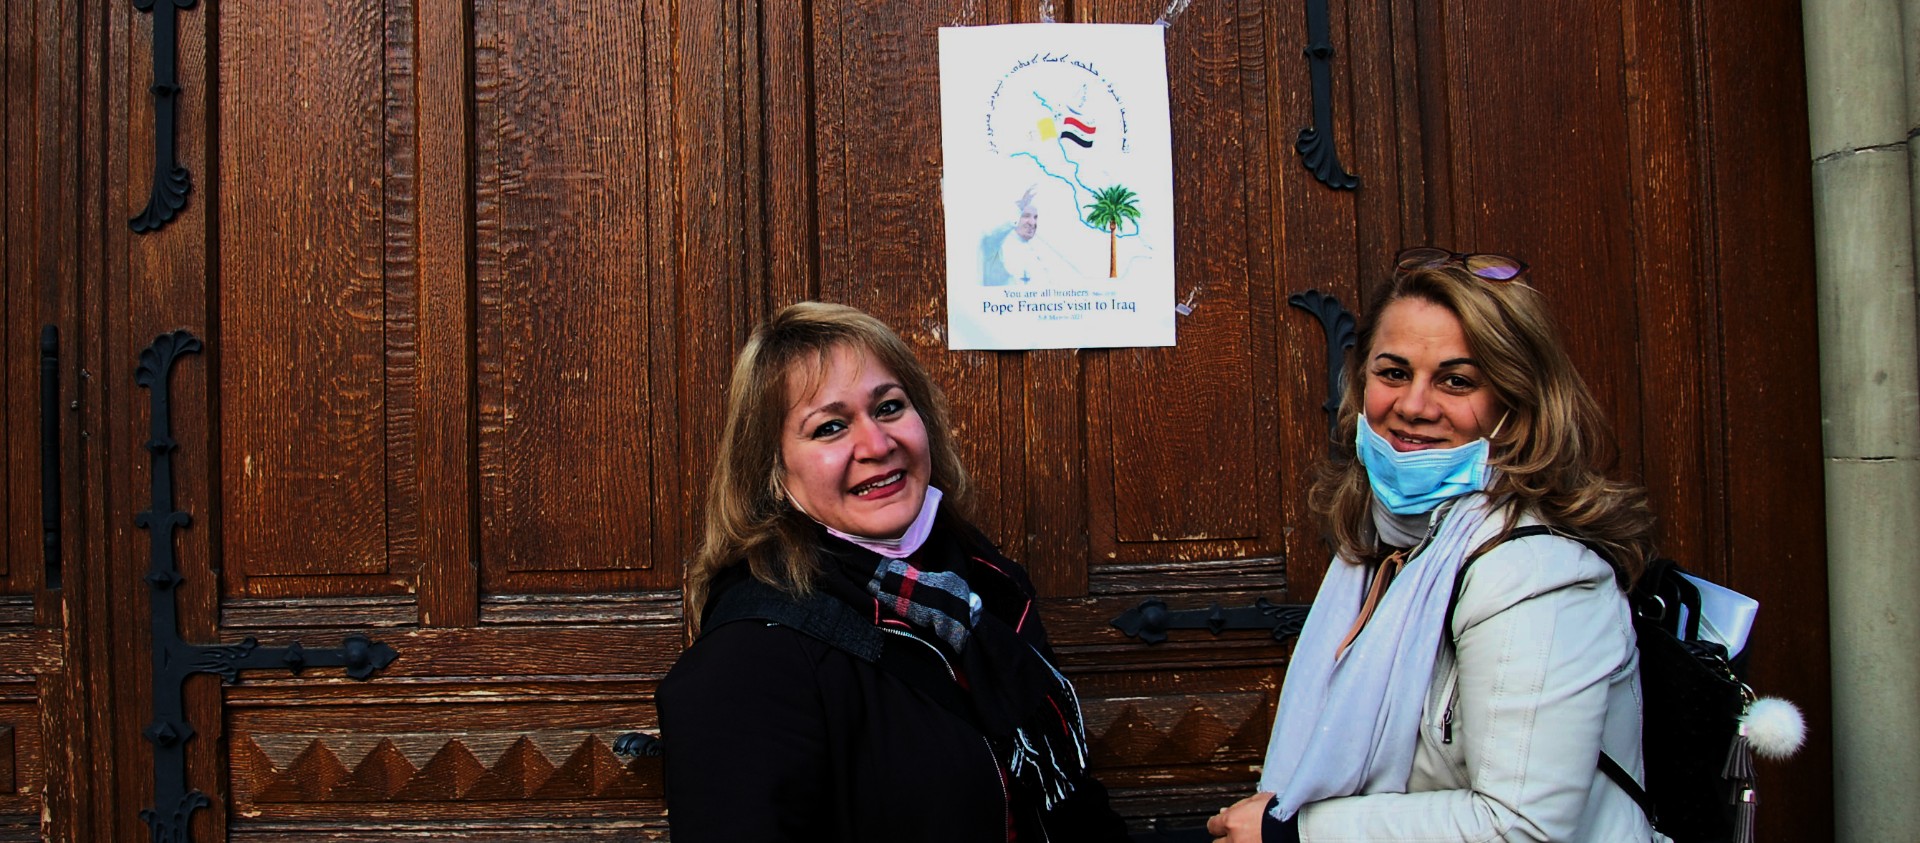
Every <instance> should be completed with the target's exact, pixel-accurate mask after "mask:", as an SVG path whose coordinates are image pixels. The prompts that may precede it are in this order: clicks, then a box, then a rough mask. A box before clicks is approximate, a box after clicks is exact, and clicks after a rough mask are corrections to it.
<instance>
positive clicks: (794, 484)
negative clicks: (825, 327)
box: [780, 344, 933, 539]
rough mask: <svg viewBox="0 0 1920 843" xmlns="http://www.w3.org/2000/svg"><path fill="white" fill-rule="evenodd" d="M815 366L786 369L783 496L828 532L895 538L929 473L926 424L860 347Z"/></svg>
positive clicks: (836, 350)
mask: <svg viewBox="0 0 1920 843" xmlns="http://www.w3.org/2000/svg"><path fill="white" fill-rule="evenodd" d="M824 364H825V365H824V366H821V367H818V368H816V367H813V366H809V365H804V364H796V365H794V366H793V367H792V368H790V369H788V370H787V398H788V402H789V405H788V409H787V415H786V419H785V420H784V421H783V422H782V424H781V429H780V463H781V466H782V467H783V469H784V478H783V481H782V482H783V484H784V485H785V487H786V491H787V495H788V496H789V497H790V498H791V499H792V501H793V504H794V506H796V507H798V508H799V509H800V511H802V512H805V513H806V514H807V515H809V516H811V517H812V518H813V519H814V520H815V521H818V522H820V523H821V524H824V525H826V526H828V527H831V528H833V529H835V530H839V531H841V532H843V533H849V534H852V535H856V536H863V537H866V538H874V539H892V538H898V537H899V536H900V535H901V534H902V533H905V532H906V530H907V527H908V526H909V525H911V524H912V523H913V519H914V518H915V517H916V516H918V515H919V514H920V505H921V502H922V501H924V500H925V499H926V496H927V482H928V479H929V478H930V477H931V476H932V474H933V460H932V456H931V451H930V450H929V448H928V446H927V427H926V424H925V423H923V422H922V421H921V419H920V412H919V410H917V409H915V407H914V406H913V402H912V400H911V399H909V398H908V396H907V392H906V389H905V388H903V387H902V386H901V385H900V382H899V379H898V378H897V377H895V376H894V374H893V373H892V372H890V371H888V370H887V368H886V367H885V366H882V365H881V364H880V363H878V362H876V361H875V360H874V359H873V356H872V355H871V354H868V353H867V351H866V350H865V349H862V348H859V347H856V346H852V345H846V344H841V345H836V346H834V347H833V348H832V349H831V351H829V352H828V354H827V355H826V359H825V360H824Z"/></svg>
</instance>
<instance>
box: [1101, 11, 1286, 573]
mask: <svg viewBox="0 0 1920 843" xmlns="http://www.w3.org/2000/svg"><path fill="white" fill-rule="evenodd" d="M1242 14H1244V13H1243V12H1242V11H1241V10H1240V9H1239V8H1238V7H1237V6H1236V5H1230V4H1207V5H1202V6H1198V7H1189V8H1188V9H1187V11H1186V12H1184V13H1183V14H1182V15H1181V18H1180V26H1179V27H1178V28H1169V29H1167V30H1166V38H1167V44H1166V46H1167V77H1168V88H1169V99H1170V100H1171V102H1170V104H1169V106H1170V108H1171V112H1170V119H1171V121H1172V125H1173V127H1174V130H1173V136H1174V143H1173V169H1174V174H1175V199H1176V201H1178V202H1179V206H1178V211H1177V213H1176V214H1175V217H1174V220H1173V222H1174V241H1175V244H1174V248H1175V259H1176V279H1177V280H1176V281H1175V283H1174V287H1175V290H1174V295H1175V298H1176V300H1178V301H1181V302H1185V301H1186V300H1187V299H1188V297H1189V296H1191V298H1192V302H1193V305H1195V309H1194V312H1193V314H1192V315H1189V316H1186V317H1182V318H1180V319H1179V322H1178V326H1177V330H1178V332H1179V335H1180V345H1178V346H1175V347H1173V348H1161V349H1116V350H1114V351H1111V352H1108V353H1107V355H1106V356H1107V363H1108V366H1109V368H1108V370H1107V373H1106V374H1107V378H1108V384H1107V386H1108V392H1107V395H1108V398H1107V401H1106V402H1105V403H1101V404H1095V405H1093V406H1092V409H1093V410H1094V411H1095V412H1097V413H1099V414H1100V415H1102V416H1104V417H1106V418H1107V419H1109V420H1110V421H1109V424H1110V427H1109V428H1108V435H1109V436H1111V437H1112V438H1111V441H1108V442H1096V443H1093V444H1092V455H1091V458H1092V459H1094V460H1097V461H1109V462H1111V463H1112V469H1111V478H1112V483H1113V485H1112V491H1111V493H1109V492H1107V491H1106V490H1105V489H1101V490H1099V492H1098V493H1099V494H1102V495H1105V494H1111V495H1112V496H1113V498H1114V519H1115V520H1114V524H1113V526H1112V527H1110V528H1107V529H1109V530H1111V531H1112V534H1113V537H1114V539H1115V540H1117V541H1119V542H1177V541H1207V540H1222V539H1227V540H1231V539H1248V538H1255V537H1259V536H1260V535H1261V533H1262V531H1261V529H1260V527H1261V521H1262V519H1261V517H1260V513H1261V511H1262V510H1263V509H1270V508H1272V507H1273V505H1274V503H1275V502H1274V501H1273V500H1272V498H1271V497H1270V496H1266V495H1262V494H1261V491H1262V484H1261V483H1260V478H1261V477H1262V476H1263V474H1264V473H1263V472H1259V471H1250V470H1248V469H1249V468H1251V467H1253V466H1257V465H1261V464H1263V462H1264V461H1262V460H1261V459H1260V454H1261V452H1262V451H1263V450H1264V449H1263V448H1262V447H1261V446H1262V444H1263V443H1262V442H1260V441H1258V440H1257V439H1256V438H1255V431H1256V430H1258V429H1260V428H1262V427H1264V426H1265V424H1263V422H1264V420H1263V419H1261V418H1260V413H1259V409H1260V407H1261V403H1260V402H1257V401H1256V400H1255V391H1256V389H1257V386H1256V379H1255V377H1254V368H1255V367H1254V355H1253V354H1251V353H1250V352H1251V351H1252V348H1253V346H1254V345H1255V344H1256V343H1258V342H1259V341H1260V340H1261V339H1263V338H1257V337H1254V336H1253V335H1252V331H1251V327H1250V325H1249V322H1250V313H1249V311H1250V309H1251V301H1250V298H1251V294H1252V290H1251V286H1252V275H1251V273H1252V267H1250V266H1249V264H1250V259H1249V255H1248V254H1247V250H1248V246H1249V245H1250V244H1252V243H1253V242H1255V241H1254V239H1253V238H1251V237H1249V236H1248V234H1247V224H1248V217H1249V216H1253V215H1257V214H1259V213H1261V211H1262V210H1263V205H1264V204H1265V201H1266V199H1267V194H1266V193H1265V192H1264V191H1259V190H1258V187H1259V185H1258V183H1257V182H1256V183H1253V184H1249V180H1248V172H1247V163H1246V155H1245V152H1246V150H1247V149H1248V147H1246V146H1245V145H1244V143H1243V140H1244V139H1245V138H1248V137H1259V136H1261V135H1262V134H1264V132H1263V131H1262V130H1263V128H1264V125H1263V124H1264V121H1261V120H1259V115H1258V112H1255V113H1254V116H1253V117H1252V118H1251V119H1249V118H1248V117H1247V116H1246V115H1247V112H1248V109H1247V106H1248V105H1249V104H1250V101H1251V102H1258V99H1259V98H1258V96H1250V95H1249V94H1248V91H1247V90H1246V88H1247V87H1249V86H1251V87H1253V90H1254V91H1255V92H1257V91H1259V87H1258V83H1259V80H1260V77H1259V75H1258V74H1257V68H1259V67H1260V65H1261V63H1262V57H1261V55H1260V48H1261V47H1262V46H1264V45H1263V44H1261V43H1260V42H1259V41H1258V40H1254V41H1253V43H1247V41H1246V39H1243V38H1241V37H1240V36H1241V32H1240V28H1241V27H1240V23H1241V20H1240V16H1241V15H1242ZM1256 19H1257V18H1256ZM1246 68H1255V69H1256V72H1255V73H1254V74H1249V73H1247V72H1246V70H1245V69H1246ZM1182 186H1184V187H1185V190H1184V191H1182V190H1181V187H1182ZM1180 200H1185V201H1180ZM1141 305H1142V306H1143V307H1153V308H1159V307H1168V306H1171V305H1172V302H1142V303H1141ZM1103 544H1104V543H1103Z"/></svg>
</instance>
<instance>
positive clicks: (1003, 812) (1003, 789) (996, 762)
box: [880, 626, 1047, 843]
mask: <svg viewBox="0 0 1920 843" xmlns="http://www.w3.org/2000/svg"><path fill="white" fill-rule="evenodd" d="M880 631H881V632H886V633H891V634H893V635H898V636H900V637H902V638H906V639H909V640H911V641H914V642H917V643H919V644H920V645H921V646H923V647H926V648H927V649H929V650H932V651H933V655H934V657H935V658H937V659H939V660H940V664H941V665H942V666H944V667H946V669H947V676H948V677H950V678H952V679H953V681H954V683H955V684H958V683H959V682H960V674H958V673H955V672H953V662H950V661H947V654H946V653H942V652H940V648H939V647H935V646H933V645H932V644H929V643H927V642H926V641H924V640H921V638H920V636H918V635H914V634H913V633H911V632H901V631H900V630H897V629H888V628H887V627H884V626H883V627H880ZM980 745H981V746H984V747H986V748H987V758H988V759H989V760H990V761H992V762H993V776H994V778H995V779H998V780H999V781H1000V822H1001V827H1002V828H1004V829H1006V831H1007V833H1008V834H1009V835H1011V834H1012V832H1013V794H1012V793H1010V792H1008V790H1007V771H1005V770H1002V769H1000V759H999V758H998V757H996V756H995V755H994V754H993V742H991V741H989V740H987V736H986V735H981V736H980ZM1041 825H1042V826H1043V827H1042V828H1041V829H1040V836H1041V837H1043V838H1044V837H1046V834H1047V831H1046V828H1045V827H1044V826H1045V823H1042V824H1041ZM1041 843H1046V841H1045V840H1042V841H1041Z"/></svg>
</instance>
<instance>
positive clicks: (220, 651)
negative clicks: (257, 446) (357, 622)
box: [134, 331, 397, 843]
mask: <svg viewBox="0 0 1920 843" xmlns="http://www.w3.org/2000/svg"><path fill="white" fill-rule="evenodd" d="M202 348H203V346H202V344H201V342H200V340H199V338H197V337H195V336H194V335H193V334H191V333H188V332H186V331H174V332H173V333H171V334H163V335H161V336H160V337H159V338H158V339H155V340H154V341H153V345H150V346H148V347H147V349H146V350H145V351H142V352H140V368H139V370H138V372H137V373H136V374H135V376H134V379H135V381H136V382H137V383H139V384H140V385H141V386H142V387H145V388H146V389H148V390H149V391H150V393H151V401H152V408H153V411H152V413H153V414H152V418H151V421H150V429H149V436H148V439H147V444H146V448H147V454H148V459H149V461H150V463H151V466H152V472H151V476H152V477H151V479H152V496H153V497H152V506H151V507H149V508H148V509H147V511H145V512H142V513H140V515H139V517H137V518H135V519H134V524H135V525H136V526H138V527H140V528H141V529H143V530H146V531H147V536H148V542H149V545H148V547H149V553H150V556H149V560H148V564H147V584H148V585H149V586H151V587H152V598H153V600H152V608H153V623H152V632H153V722H152V723H150V724H148V726H147V728H146V731H145V732H144V733H143V734H144V735H145V736H146V738H147V740H148V741H150V742H151V743H152V744H153V796H154V801H153V804H154V807H152V808H149V809H147V810H143V811H141V812H140V818H141V819H143V820H145V821H146V822H147V826H148V828H149V830H150V831H151V832H152V840H153V841H154V843H188V841H189V840H190V838H189V834H190V828H191V825H190V823H191V820H192V818H193V812H194V811H197V810H199V809H201V808H205V807H207V806H208V805H209V804H211V802H210V800H208V798H207V795H206V794H205V793H202V792H201V791H199V790H197V789H192V788H189V787H188V786H187V756H186V743H187V741H188V740H189V739H191V738H192V737H193V735H194V729H193V724H191V723H189V722H187V719H186V712H185V709H186V706H185V698H184V695H183V693H182V689H183V686H184V685H185V683H186V680H187V677H188V676H191V675H193V674H195V673H212V674H215V675H217V676H219V677H220V678H221V680H222V681H224V682H226V683H228V684H232V683H233V682H236V681H238V680H239V678H240V671H242V670H254V669H267V668H277V669H284V670H291V671H293V672H294V673H299V672H300V671H301V670H303V669H305V668H309V667H345V668H346V669H347V675H348V676H351V677H353V678H355V679H366V678H368V677H370V676H372V675H373V674H374V673H375V672H376V671H378V670H380V669H381V668H384V667H386V666H387V665H389V664H392V663H393V660H394V658H395V657H396V656H397V653H395V652H394V649H393V648H392V647H389V646H387V645H386V644H382V643H380V642H377V641H374V640H372V639H370V638H368V637H367V636H364V635H357V634H356V635H348V636H347V637H346V639H345V641H343V642H342V644H341V646H339V647H337V648H330V649H323V650H318V649H317V650H309V649H306V648H305V647H302V646H301V645H300V642H298V641H295V642H293V643H292V644H289V645H287V646H285V647H262V646H260V645H259V642H257V641H255V640H254V639H252V638H247V639H245V640H243V641H240V642H237V643H232V644H193V643H189V642H187V641H184V640H182V639H181V637H180V624H179V603H178V597H177V596H176V587H177V586H179V585H180V583H181V582H182V577H181V576H180V572H179V568H178V566H177V565H176V564H175V559H174V533H175V532H176V531H177V530H179V529H180V528H183V527H186V526H187V525H188V524H189V523H191V522H192V519H191V518H190V517H189V516H188V515H187V513H185V512H181V511H180V510H178V509H175V508H174V500H173V455H174V453H175V452H176V451H178V450H179V448H180V445H179V443H178V442H177V441H175V440H174V438H173V427H172V414H171V410H170V408H169V400H170V395H171V388H170V381H171V375H172V374H173V367H174V364H175V362H177V361H178V360H179V359H180V358H181V357H183V356H185V355H188V354H195V353H198V352H199V351H201V350H202Z"/></svg>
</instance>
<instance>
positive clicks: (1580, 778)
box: [1299, 519, 1666, 843]
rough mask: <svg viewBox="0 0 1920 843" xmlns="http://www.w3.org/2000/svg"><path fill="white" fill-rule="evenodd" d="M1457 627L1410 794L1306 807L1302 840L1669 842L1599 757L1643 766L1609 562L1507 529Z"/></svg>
mask: <svg viewBox="0 0 1920 843" xmlns="http://www.w3.org/2000/svg"><path fill="white" fill-rule="evenodd" d="M1497 521H1498V519H1492V520H1490V522H1489V525H1488V526H1489V528H1490V530H1489V531H1491V529H1492V528H1497V527H1498V524H1497V523H1494V522H1497ZM1530 522H1531V519H1522V521H1521V523H1522V524H1526V523H1530ZM1449 585H1451V583H1449ZM1450 637H1451V638H1452V639H1453V640H1455V641H1457V642H1458V645H1457V654H1458V655H1457V657H1456V649H1455V648H1454V647H1450V646H1448V645H1447V643H1446V642H1444V641H1443V642H1442V643H1441V645H1440V647H1441V649H1440V654H1439V658H1438V660H1437V661H1436V663H1435V665H1434V675H1433V681H1432V683H1431V684H1430V686H1429V689H1428V692H1427V702H1426V706H1425V709H1424V711H1423V714H1422V718H1421V720H1422V722H1421V735H1420V745H1419V747H1418V748H1417V749H1416V751H1415V753H1414V757H1413V775H1412V778H1411V779H1410V780H1409V782H1408V791H1409V792H1408V793H1404V794H1397V793H1395V794H1372V795H1365V796H1353V797H1347V798H1342V799H1329V800H1325V801H1322V802H1315V803H1312V804H1309V805H1306V806H1305V807H1303V808H1302V809H1301V810H1300V815H1299V817H1300V826H1299V827H1300V839H1301V840H1302V841H1311V843H1322V841H1349V840H1351V841H1432V843H1442V842H1443V841H1444V843H1453V842H1454V841H1496V840H1498V841H1592V842H1593V843H1620V842H1621V841H1664V840H1666V838H1665V837H1664V836H1661V835H1658V834H1657V833H1655V832H1654V831H1653V830H1652V828H1651V827H1650V826H1649V825H1648V823H1647V819H1646V816H1645V814H1643V813H1642V812H1641V810H1640V807H1639V806H1638V805H1637V804H1635V803H1634V801H1633V799H1632V798H1631V797H1629V796H1628V795H1627V794H1626V792H1625V791H1623V790H1621V789H1620V787H1619V786H1618V785H1616V784H1614V783H1613V780H1611V779H1609V778H1607V777H1606V774H1604V773H1602V772H1600V768H1599V758H1600V752H1601V750H1602V749H1604V750H1605V751H1606V752H1607V754H1608V755H1611V756H1613V759H1614V760H1615V761H1617V762H1619V763H1620V766H1621V767H1623V768H1625V769H1627V770H1628V771H1630V772H1632V773H1634V775H1635V777H1636V778H1638V779H1640V780H1642V781H1644V780H1645V778H1644V774H1643V772H1642V769H1641V767H1642V762H1641V757H1640V705H1641V703H1640V668H1639V652H1638V651H1637V650H1636V649H1635V646H1634V632H1633V624H1632V622H1631V618H1630V616H1629V613H1628V608H1627V602H1626V598H1625V597H1624V596H1623V595H1622V594H1621V593H1620V589H1619V587H1618V586H1616V585H1615V584H1614V579H1613V571H1612V569H1611V568H1609V567H1608V565H1607V563H1606V562H1605V561H1604V560H1602V559H1601V558H1600V557H1599V556H1597V555H1595V554H1594V553H1593V552H1592V551H1590V550H1588V549H1587V548H1586V547H1584V546H1583V545H1581V544H1580V543H1578V542H1575V541H1572V540H1569V539H1564V538H1560V537H1557V536H1534V537H1527V538H1521V539H1514V540H1512V541H1509V542H1506V543H1505V544H1502V545H1500V546H1498V547H1496V548H1495V549H1494V550H1492V551H1490V552H1489V553H1487V554H1486V555H1485V556H1483V557H1481V558H1480V559H1479V560H1478V561H1475V562H1474V563H1473V565H1472V566H1471V567H1470V568H1469V569H1468V570H1467V574H1466V579H1465V584H1464V586H1463V588H1462V591H1461V595H1460V601H1459V605H1458V606H1457V607H1456V610H1455V613H1454V618H1453V629H1452V630H1451V636H1450Z"/></svg>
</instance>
